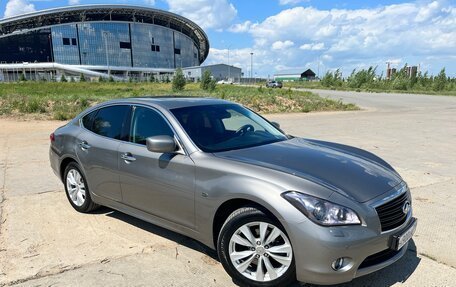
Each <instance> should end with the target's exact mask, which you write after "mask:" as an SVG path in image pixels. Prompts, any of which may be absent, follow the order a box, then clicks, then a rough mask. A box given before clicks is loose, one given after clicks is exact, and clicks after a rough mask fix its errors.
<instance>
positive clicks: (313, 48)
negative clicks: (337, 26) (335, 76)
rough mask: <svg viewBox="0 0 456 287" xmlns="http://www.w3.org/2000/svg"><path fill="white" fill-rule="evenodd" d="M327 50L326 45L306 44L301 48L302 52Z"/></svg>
mask: <svg viewBox="0 0 456 287" xmlns="http://www.w3.org/2000/svg"><path fill="white" fill-rule="evenodd" d="M324 48H325V43H310V44H304V45H301V46H300V47H299V49H301V50H311V51H320V50H323V49H324Z"/></svg>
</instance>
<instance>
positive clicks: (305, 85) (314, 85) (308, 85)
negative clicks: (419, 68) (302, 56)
mask: <svg viewBox="0 0 456 287" xmlns="http://www.w3.org/2000/svg"><path fill="white" fill-rule="evenodd" d="M283 85H284V87H285V88H294V89H318V90H333V91H352V92H367V93H397V94H422V95H440V96H456V90H443V91H433V90H430V89H427V90H424V89H411V90H397V89H390V88H373V87H370V88H369V87H363V88H350V87H347V86H346V85H341V86H331V87H325V86H323V85H322V84H321V82H305V81H299V82H285V83H283Z"/></svg>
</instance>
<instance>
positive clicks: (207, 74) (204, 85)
mask: <svg viewBox="0 0 456 287" xmlns="http://www.w3.org/2000/svg"><path fill="white" fill-rule="evenodd" d="M211 80H212V75H211V71H209V70H206V71H204V73H203V76H202V77H201V82H200V88H201V89H202V90H205V91H207V90H209V86H210V84H211Z"/></svg>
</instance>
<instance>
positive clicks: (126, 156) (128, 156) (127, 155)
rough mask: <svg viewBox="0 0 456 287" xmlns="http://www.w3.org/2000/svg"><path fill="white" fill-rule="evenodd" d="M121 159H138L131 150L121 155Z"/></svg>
mask: <svg viewBox="0 0 456 287" xmlns="http://www.w3.org/2000/svg"><path fill="white" fill-rule="evenodd" d="M120 158H121V159H123V160H124V161H126V162H127V163H130V162H133V161H135V160H136V158H135V157H134V156H133V155H132V154H131V153H129V152H126V153H124V154H122V155H121V156H120Z"/></svg>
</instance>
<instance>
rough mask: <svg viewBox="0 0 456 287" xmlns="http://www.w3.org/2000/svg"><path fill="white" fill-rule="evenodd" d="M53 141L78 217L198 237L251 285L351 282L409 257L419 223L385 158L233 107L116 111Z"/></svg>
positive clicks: (105, 108) (144, 105)
mask: <svg viewBox="0 0 456 287" xmlns="http://www.w3.org/2000/svg"><path fill="white" fill-rule="evenodd" d="M50 139H51V147H50V162H51V166H52V168H53V170H54V171H55V173H56V175H57V176H58V177H59V178H60V179H61V180H62V182H63V184H64V186H65V190H66V195H67V197H68V200H69V202H70V204H71V205H72V206H73V207H74V209H76V210H77V211H79V212H90V211H93V210H95V209H96V208H97V207H99V206H101V205H103V206H107V207H110V208H113V209H115V210H119V211H121V212H124V213H127V214H130V215H132V216H135V217H138V218H140V219H143V220H145V221H148V222H151V223H153V224H156V225H159V226H162V227H165V228H167V229H170V230H173V231H175V232H178V233H181V234H184V235H186V236H189V237H192V238H194V239H196V240H198V241H200V242H202V243H204V244H205V245H207V246H208V247H210V248H213V249H216V250H217V252H218V256H219V259H220V262H221V263H222V265H223V267H224V268H225V270H226V271H227V272H228V273H229V274H230V275H231V276H232V277H233V280H234V282H236V283H238V284H240V285H247V286H284V285H287V284H290V283H293V282H295V281H296V280H298V281H301V282H307V283H317V284H335V283H342V282H347V281H351V280H352V279H353V278H356V277H359V276H362V275H365V274H368V273H371V272H374V271H376V270H379V269H381V268H384V267H386V266H388V265H390V264H392V263H394V262H395V261H397V260H398V259H399V258H401V257H402V256H403V255H404V253H405V252H406V250H407V246H408V241H409V240H410V239H411V238H412V235H413V233H414V231H415V228H416V224H417V221H416V219H415V218H414V217H412V207H411V196H410V191H409V189H408V187H407V184H406V183H405V182H404V181H403V180H402V178H401V177H400V176H399V174H398V173H397V172H396V171H395V170H394V169H393V168H392V167H391V166H390V165H389V164H388V163H386V162H385V161H383V160H382V159H380V158H379V157H377V156H375V155H373V154H371V153H369V152H367V151H364V150H361V149H358V148H355V147H350V146H346V145H342V144H336V143H330V142H323V141H319V140H311V139H303V138H296V137H293V136H290V135H286V134H285V133H284V132H283V131H282V130H281V129H280V127H279V125H278V124H277V123H270V122H268V121H267V120H265V119H264V118H262V117H261V116H259V115H258V114H256V113H254V112H252V111H251V110H249V109H246V108H244V107H242V106H241V105H238V104H235V103H232V102H228V101H223V100H216V99H205V98H173V97H162V98H160V97H156V98H135V99H124V100H116V101H111V102H107V103H103V104H100V105H97V106H95V107H92V108H90V109H88V110H86V111H85V112H83V113H81V114H80V115H79V116H77V117H76V118H75V119H73V120H72V121H71V122H69V123H68V124H67V125H65V126H63V127H61V128H59V129H57V130H56V131H55V132H54V133H52V134H51V136H50Z"/></svg>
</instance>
